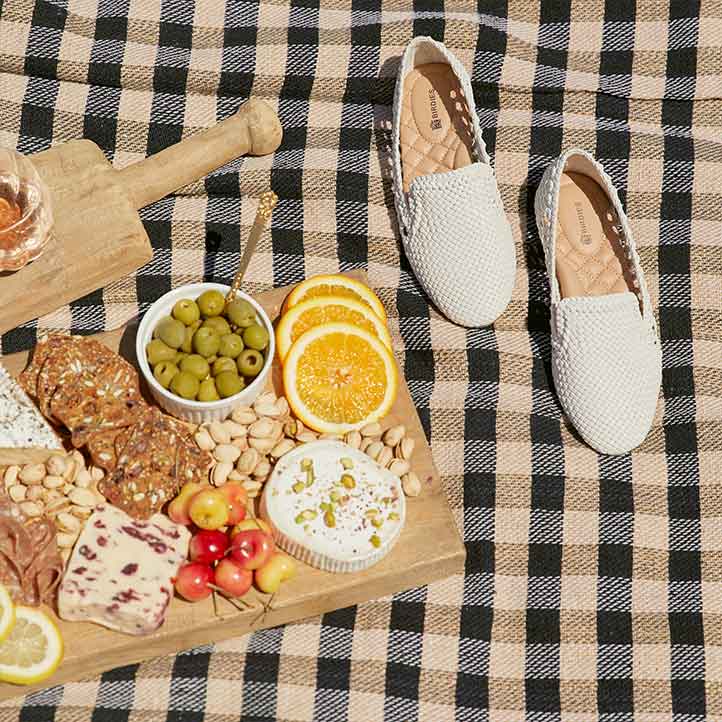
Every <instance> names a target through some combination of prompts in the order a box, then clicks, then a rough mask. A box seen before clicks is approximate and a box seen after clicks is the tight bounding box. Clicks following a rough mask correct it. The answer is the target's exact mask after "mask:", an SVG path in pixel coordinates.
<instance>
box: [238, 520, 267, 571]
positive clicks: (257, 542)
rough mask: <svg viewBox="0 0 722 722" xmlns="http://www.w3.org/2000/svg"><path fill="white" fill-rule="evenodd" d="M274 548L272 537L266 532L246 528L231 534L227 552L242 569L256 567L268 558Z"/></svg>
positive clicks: (260, 565)
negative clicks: (229, 548)
mask: <svg viewBox="0 0 722 722" xmlns="http://www.w3.org/2000/svg"><path fill="white" fill-rule="evenodd" d="M274 549H275V545H274V543H273V539H272V538H271V537H270V536H269V535H268V534H266V532H264V531H261V530H260V529H246V530H244V531H239V532H238V533H236V534H235V535H234V536H233V539H231V550H230V552H229V554H230V556H231V558H232V559H234V560H235V561H236V562H238V564H240V566H241V567H242V568H243V569H258V568H259V567H262V566H263V565H264V564H265V563H266V562H267V561H268V560H269V558H270V557H271V554H273V552H274Z"/></svg>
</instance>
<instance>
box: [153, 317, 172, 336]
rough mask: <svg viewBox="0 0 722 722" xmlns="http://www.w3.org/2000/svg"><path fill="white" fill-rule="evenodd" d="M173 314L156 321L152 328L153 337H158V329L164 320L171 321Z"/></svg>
mask: <svg viewBox="0 0 722 722" xmlns="http://www.w3.org/2000/svg"><path fill="white" fill-rule="evenodd" d="M172 320H173V316H163V318H161V319H160V321H158V323H157V324H156V325H155V328H154V329H153V338H159V336H158V329H159V328H160V327H161V325H162V324H163V322H164V321H172Z"/></svg>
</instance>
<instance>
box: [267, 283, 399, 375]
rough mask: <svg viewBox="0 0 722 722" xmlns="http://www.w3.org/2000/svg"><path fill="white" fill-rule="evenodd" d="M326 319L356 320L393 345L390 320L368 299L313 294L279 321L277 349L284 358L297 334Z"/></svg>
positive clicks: (370, 331)
mask: <svg viewBox="0 0 722 722" xmlns="http://www.w3.org/2000/svg"><path fill="white" fill-rule="evenodd" d="M322 323H352V324H353V325H354V326H358V327H359V328H363V329H366V330H367V331H368V332H369V333H372V334H373V335H374V336H378V338H379V339H380V340H381V342H382V343H383V344H384V346H386V347H387V348H389V349H390V348H391V336H390V335H389V330H388V329H387V328H386V324H385V323H384V322H383V321H382V320H381V319H380V318H379V317H378V316H377V315H376V314H375V313H374V312H373V311H372V310H371V309H370V308H369V306H368V305H366V304H365V303H362V302H361V301H356V300H354V299H353V298H351V297H350V296H312V297H311V298H308V299H306V300H305V301H301V303H299V304H297V305H296V306H293V307H292V308H290V309H289V310H288V311H287V312H286V313H285V314H284V315H283V316H282V318H281V321H280V322H279V324H278V328H277V329H276V349H277V350H278V356H279V358H280V359H281V361H283V359H284V358H286V354H287V353H288V349H289V348H291V344H292V343H293V342H294V341H295V340H296V339H297V338H299V337H300V336H302V335H303V334H304V333H305V332H306V331H308V330H309V329H310V328H313V327H314V326H320V325H321V324H322Z"/></svg>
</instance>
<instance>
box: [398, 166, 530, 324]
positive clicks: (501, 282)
mask: <svg viewBox="0 0 722 722" xmlns="http://www.w3.org/2000/svg"><path fill="white" fill-rule="evenodd" d="M408 208H409V219H410V227H409V229H408V234H407V235H406V236H405V237H404V247H405V250H406V254H407V256H408V258H409V261H410V263H411V265H412V267H413V269H414V272H415V273H416V275H417V277H418V278H419V281H421V283H422V285H423V286H424V288H425V289H426V291H427V292H428V294H429V296H430V297H431V299H432V300H433V301H434V303H435V304H436V305H437V306H438V308H439V310H440V311H441V312H442V313H443V314H444V315H445V316H447V317H448V318H449V319H450V320H452V321H454V322H455V323H458V324H461V325H463V326H485V325H487V324H490V323H493V321H494V320H495V319H496V318H497V317H498V316H499V315H500V314H501V313H502V312H503V310H504V309H505V308H506V306H507V304H508V303H509V299H510V298H511V294H512V290H513V288H514V277H515V272H516V255H515V250H514V239H513V237H512V233H511V228H510V227H509V222H508V221H507V219H506V216H505V215H504V209H503V207H502V203H501V198H500V197H499V190H498V188H497V185H496V179H495V177H494V173H493V171H492V169H491V167H490V166H489V165H487V164H485V163H473V164H472V165H469V166H466V167H464V168H460V169H459V170H455V171H450V172H448V173H435V174H433V175H428V176H420V177H418V178H416V179H415V180H414V181H413V183H412V184H411V188H410V190H409V194H408Z"/></svg>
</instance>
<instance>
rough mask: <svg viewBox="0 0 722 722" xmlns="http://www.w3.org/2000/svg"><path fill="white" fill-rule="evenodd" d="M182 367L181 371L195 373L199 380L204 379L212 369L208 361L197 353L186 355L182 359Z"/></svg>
mask: <svg viewBox="0 0 722 722" xmlns="http://www.w3.org/2000/svg"><path fill="white" fill-rule="evenodd" d="M180 369H181V371H187V372H188V373H189V374H193V376H195V377H196V378H197V379H198V380H199V381H203V379H204V378H206V376H208V374H209V373H210V371H211V368H210V366H209V365H208V361H206V360H205V359H204V358H203V356H199V355H198V354H196V353H193V354H190V355H189V356H186V357H185V358H184V359H183V360H182V361H181V365H180Z"/></svg>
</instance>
